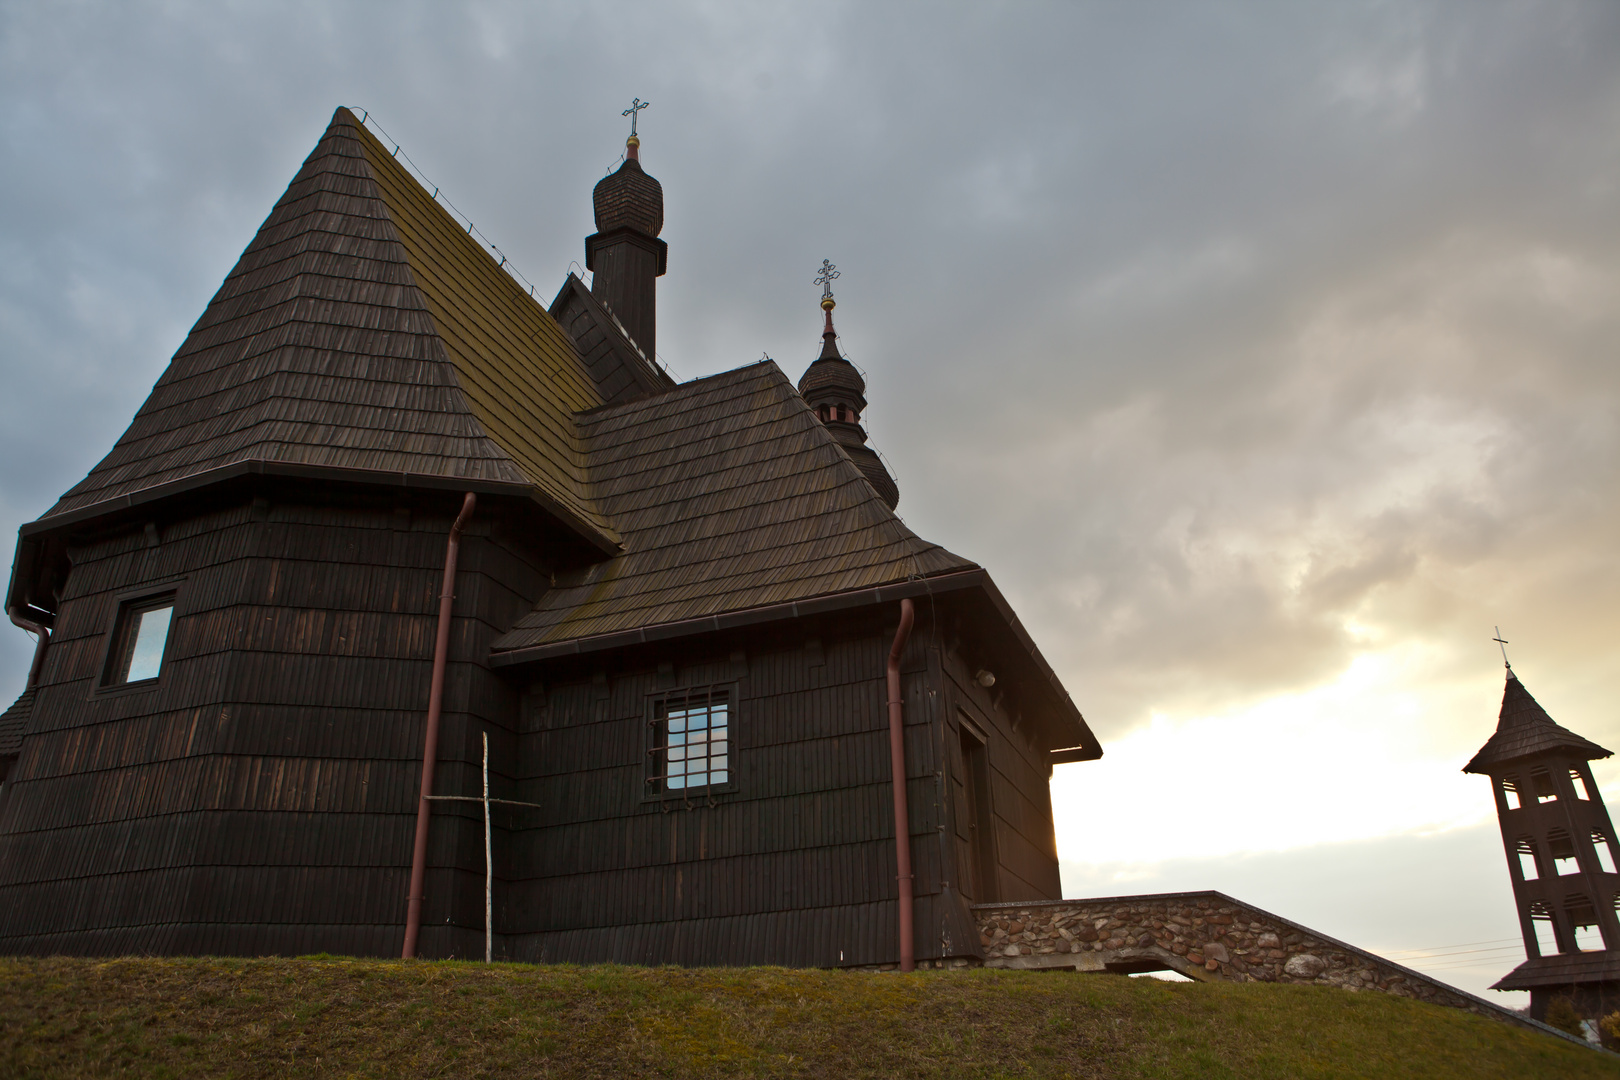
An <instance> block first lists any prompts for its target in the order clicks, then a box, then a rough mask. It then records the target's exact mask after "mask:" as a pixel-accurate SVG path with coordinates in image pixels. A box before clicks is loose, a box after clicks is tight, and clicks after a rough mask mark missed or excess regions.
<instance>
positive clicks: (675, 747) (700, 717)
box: [647, 687, 732, 795]
mask: <svg viewBox="0 0 1620 1080" xmlns="http://www.w3.org/2000/svg"><path fill="white" fill-rule="evenodd" d="M651 726H652V748H651V749H650V750H649V751H648V758H649V764H650V768H649V770H648V775H647V790H648V792H649V794H653V795H683V794H686V793H688V792H693V791H709V790H712V789H714V788H717V787H720V786H721V785H724V784H728V783H730V782H731V774H732V770H731V693H730V689H729V688H725V687H704V688H702V689H698V690H688V691H683V692H681V693H679V694H670V695H666V696H663V697H660V698H657V699H655V700H654V702H653V710H652V720H651Z"/></svg>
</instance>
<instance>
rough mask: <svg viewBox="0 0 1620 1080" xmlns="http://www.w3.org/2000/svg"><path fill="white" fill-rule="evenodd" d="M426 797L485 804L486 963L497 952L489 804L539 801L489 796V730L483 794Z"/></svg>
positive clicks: (485, 750) (493, 864)
mask: <svg viewBox="0 0 1620 1080" xmlns="http://www.w3.org/2000/svg"><path fill="white" fill-rule="evenodd" d="M424 798H427V799H431V800H433V801H434V802H475V803H483V804H484V963H486V964H487V963H489V962H490V961H491V959H493V955H494V952H495V930H494V925H495V920H494V914H495V860H494V858H493V857H492V855H491V845H490V827H489V806H490V804H491V803H500V804H501V805H503V806H531V807H534V808H535V809H537V810H538V809H539V808H540V804H539V803H532V802H518V801H517V800H516V799H492V798H490V797H489V732H487V731H486V732H484V793H483V795H427V796H424Z"/></svg>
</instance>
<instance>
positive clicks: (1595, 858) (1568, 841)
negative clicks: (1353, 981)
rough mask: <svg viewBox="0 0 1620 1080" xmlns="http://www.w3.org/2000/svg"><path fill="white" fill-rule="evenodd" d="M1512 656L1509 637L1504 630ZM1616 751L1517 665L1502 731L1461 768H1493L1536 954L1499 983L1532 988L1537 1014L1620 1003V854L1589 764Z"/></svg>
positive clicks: (1527, 940)
mask: <svg viewBox="0 0 1620 1080" xmlns="http://www.w3.org/2000/svg"><path fill="white" fill-rule="evenodd" d="M1493 640H1494V641H1496V642H1497V643H1498V644H1499V645H1501V646H1502V649H1503V651H1502V662H1503V664H1504V665H1507V648H1506V647H1507V641H1506V640H1505V639H1504V638H1503V637H1502V632H1501V630H1497V632H1496V637H1495V638H1494V639H1493ZM1609 756H1610V752H1609V751H1608V750H1605V749H1604V748H1603V747H1601V746H1599V745H1597V744H1596V743H1594V742H1589V741H1588V740H1586V739H1583V738H1581V737H1580V736H1579V735H1577V734H1575V733H1574V732H1573V731H1570V730H1568V729H1566V728H1562V727H1559V726H1558V725H1557V724H1555V723H1553V719H1552V717H1550V716H1548V715H1547V711H1546V710H1545V709H1543V708H1542V707H1541V705H1540V704H1538V703H1537V701H1536V699H1535V698H1533V697H1531V696H1530V691H1528V690H1526V689H1525V688H1524V684H1523V683H1521V682H1520V681H1519V678H1518V676H1517V675H1515V674H1514V673H1513V668H1512V666H1511V665H1507V684H1506V686H1505V687H1504V689H1503V693H1502V711H1501V714H1500V717H1499V719H1498V722H1497V725H1496V733H1495V734H1494V735H1492V736H1491V737H1490V739H1489V740H1488V741H1487V742H1486V743H1485V745H1484V746H1483V747H1481V748H1480V751H1479V753H1477V754H1475V755H1474V757H1473V760H1471V761H1469V763H1468V764H1467V765H1465V766H1463V772H1466V773H1478V774H1481V775H1484V776H1489V777H1490V778H1491V787H1492V788H1493V790H1494V792H1495V797H1496V818H1497V822H1498V823H1499V824H1500V825H1501V828H1502V846H1503V848H1504V849H1505V850H1506V852H1507V861H1508V876H1509V877H1510V878H1511V879H1512V882H1513V900H1514V903H1515V904H1516V905H1517V907H1518V915H1519V928H1520V931H1521V933H1523V935H1524V948H1525V953H1526V955H1527V956H1528V957H1529V959H1527V960H1526V961H1525V962H1524V963H1522V964H1520V965H1519V966H1518V967H1516V968H1514V969H1513V971H1511V972H1510V973H1508V975H1507V976H1506V977H1504V978H1503V979H1501V980H1500V981H1499V982H1497V983H1496V984H1495V985H1494V986H1493V987H1491V989H1493V990H1528V991H1530V1015H1531V1016H1532V1017H1534V1018H1535V1019H1537V1020H1545V1019H1546V1017H1547V1005H1548V1003H1549V1002H1551V1000H1552V999H1553V998H1554V997H1556V996H1559V995H1567V996H1569V997H1570V999H1571V1001H1572V1002H1573V1003H1574V1005H1575V1008H1576V1010H1577V1011H1578V1012H1580V1014H1581V1015H1582V1016H1584V1017H1588V1018H1594V1019H1595V1018H1597V1017H1600V1016H1603V1015H1606V1014H1607V1013H1609V1012H1611V1011H1613V1010H1614V1009H1615V1008H1617V1007H1620V918H1617V915H1616V912H1617V910H1620V874H1617V873H1616V870H1620V866H1617V865H1616V863H1615V859H1616V857H1617V856H1620V848H1617V846H1616V837H1615V834H1614V826H1613V824H1611V822H1610V821H1609V811H1608V809H1607V808H1606V807H1605V806H1604V805H1603V798H1602V796H1601V795H1600V794H1599V792H1598V789H1597V784H1596V783H1594V782H1593V779H1592V769H1591V766H1590V765H1589V764H1588V763H1589V762H1590V761H1592V760H1593V759H1595V758H1606V757H1609Z"/></svg>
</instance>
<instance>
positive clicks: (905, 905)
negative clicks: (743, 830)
mask: <svg viewBox="0 0 1620 1080" xmlns="http://www.w3.org/2000/svg"><path fill="white" fill-rule="evenodd" d="M916 619H917V612H916V609H915V608H914V607H912V604H911V601H910V600H902V601H900V629H898V630H896V631H895V632H894V645H893V646H892V647H891V648H890V649H889V670H888V675H889V764H890V767H891V768H892V770H893V772H894V863H895V866H896V867H897V868H898V877H899V882H900V970H901V971H916V970H917V944H916V941H915V940H914V935H913V933H912V929H911V891H912V890H911V816H910V814H908V813H907V812H906V720H905V704H904V701H903V699H902V698H901V697H900V654H901V653H902V652H904V651H905V648H906V639H907V638H909V637H910V636H911V624H912V623H913V622H915V621H916Z"/></svg>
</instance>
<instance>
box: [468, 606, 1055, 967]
mask: <svg viewBox="0 0 1620 1080" xmlns="http://www.w3.org/2000/svg"><path fill="white" fill-rule="evenodd" d="M840 621H841V622H842V625H841V626H840V625H837V624H833V625H823V627H822V628H821V630H820V631H819V632H820V633H823V634H824V635H825V640H824V641H823V640H821V639H817V641H816V642H815V643H813V644H810V645H806V644H803V643H802V635H803V634H805V633H806V628H805V627H803V626H799V627H795V628H792V629H784V630H783V631H781V632H780V633H776V634H771V635H767V634H756V635H754V636H752V637H751V638H737V639H726V638H722V637H718V636H717V637H713V638H711V639H709V642H710V644H708V646H707V649H708V651H707V652H706V653H705V652H702V651H699V652H691V651H685V650H692V649H694V648H695V647H696V646H694V645H692V644H687V645H682V644H681V643H671V645H670V646H669V647H668V649H667V650H665V651H664V652H662V654H661V655H664V656H667V657H671V658H676V657H678V658H679V659H678V660H676V662H674V665H673V666H674V670H673V672H671V673H669V674H667V675H665V676H664V677H662V678H660V676H659V674H658V672H657V669H656V668H655V667H651V666H648V665H647V664H646V661H647V659H648V657H649V656H653V655H660V654H656V653H648V652H644V653H642V654H640V656H639V658H638V659H636V660H630V661H627V660H625V659H624V658H622V657H620V658H614V657H611V656H604V657H601V658H599V661H598V662H599V663H600V664H601V667H600V668H599V669H597V671H595V672H592V671H589V670H588V669H587V668H583V667H582V668H579V669H576V670H574V671H573V672H572V673H571V674H568V675H565V676H563V677H562V678H561V679H560V680H559V681H554V682H553V681H547V682H544V683H541V684H537V685H536V686H535V687H533V688H532V689H531V693H530V694H529V695H528V697H527V698H526V701H527V705H526V708H525V719H524V736H523V739H524V747H523V752H522V767H523V771H524V779H523V780H522V782H521V783H520V784H519V785H518V790H519V791H521V792H522V793H523V794H521V795H519V796H518V798H521V799H524V800H527V801H533V802H538V803H540V804H542V807H543V808H542V809H539V810H536V811H530V812H527V813H530V814H531V815H532V816H531V817H530V818H528V819H526V824H527V827H521V826H520V827H518V828H515V829H514V831H513V834H512V864H513V865H514V866H521V867H525V868H526V870H525V871H524V873H525V875H526V876H523V877H520V878H518V879H516V880H513V881H511V882H510V884H509V885H507V887H506V892H505V894H504V900H503V899H501V898H500V897H498V899H497V905H498V907H500V909H501V913H500V916H499V919H498V921H499V923H500V925H501V928H502V929H503V930H504V931H505V933H506V935H507V936H506V938H505V940H504V947H505V949H506V955H508V956H510V957H512V958H514V959H528V960H546V961H575V962H599V961H618V962H626V963H679V964H745V963H766V964H789V965H813V966H837V965H840V964H843V965H850V966H853V965H867V964H882V963H890V962H893V961H894V960H895V959H896V958H897V955H898V946H897V939H896V906H895V896H896V887H895V862H894V841H893V835H894V834H893V808H892V801H891V799H892V797H891V789H890V770H889V747H888V728H887V712H886V708H885V705H884V698H885V690H884V662H885V658H886V655H887V652H888V647H889V643H890V641H891V640H892V636H891V635H892V634H893V628H892V627H884V626H882V625H881V622H880V621H879V620H876V619H872V618H870V617H868V616H849V617H846V618H845V619H844V620H840ZM793 634H798V635H801V640H799V641H795V640H793V638H792V635H793ZM737 650H744V654H743V655H744V657H745V659H744V660H743V661H742V662H741V663H739V662H738V661H737V660H736V659H734V658H733V654H734V653H735V652H736V651H737ZM637 663H640V664H641V665H642V666H640V667H637V666H636V664H637ZM619 664H623V665H625V667H624V670H615V667H616V665H619ZM937 668H938V664H937V662H935V663H930V661H929V660H928V656H927V645H926V642H925V641H923V640H922V637H921V635H918V637H917V638H915V639H914V642H913V645H912V646H911V647H910V648H909V649H908V651H907V654H906V658H905V662H904V664H903V665H902V671H903V679H902V683H903V693H904V695H905V701H906V752H907V766H906V769H907V776H908V778H909V779H908V784H907V793H908V798H909V800H910V803H911V820H910V832H911V838H910V842H911V845H912V857H913V863H914V868H915V869H914V872H915V874H916V897H917V903H916V925H917V955H918V957H919V958H931V957H944V956H957V955H972V954H974V953H975V952H976V950H977V934H976V932H975V931H974V930H973V923H972V920H971V916H970V915H969V913H968V912H967V910H966V906H965V904H963V903H962V901H961V898H960V897H959V896H957V895H953V894H951V893H950V892H948V891H947V888H948V883H947V882H946V880H945V878H946V875H945V862H944V860H945V859H946V858H947V857H948V856H947V855H946V848H945V845H944V844H942V843H941V842H940V839H939V838H940V836H941V832H940V827H941V826H943V825H944V824H945V823H946V819H945V817H944V813H945V806H946V799H945V796H944V786H943V778H942V775H941V772H942V759H941V756H940V747H941V745H942V744H941V733H942V731H943V728H942V726H941V711H940V708H939V707H938V702H939V701H940V700H941V695H942V691H943V687H942V686H940V685H939V684H938V682H937V677H936V675H935V674H934V672H936V671H937ZM595 675H600V678H596V677H593V676H595ZM553 678H556V676H553ZM708 683H727V684H730V685H733V686H734V687H735V692H736V694H737V701H736V704H735V707H734V711H733V717H732V720H731V725H732V733H731V738H732V743H733V749H732V761H733V768H734V773H735V781H734V789H733V790H730V791H726V792H722V793H720V794H717V795H716V796H715V797H714V799H713V802H712V804H711V802H710V800H709V799H707V798H704V797H699V796H694V797H693V798H692V800H691V802H690V805H687V803H686V800H683V799H680V798H676V799H673V800H667V801H658V800H648V799H644V798H643V786H644V780H645V775H646V773H645V765H644V762H645V753H646V745H647V744H646V735H645V731H646V724H647V718H648V715H649V713H648V704H647V703H648V698H649V695H652V694H656V693H659V692H667V691H669V690H671V689H675V690H678V689H679V688H680V687H684V686H699V685H705V684H708ZM1042 782H1043V783H1044V780H1043V781H1042ZM513 824H514V825H519V821H518V819H516V818H514V819H513ZM1031 895H1032V896H1035V895H1045V894H1031Z"/></svg>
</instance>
